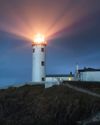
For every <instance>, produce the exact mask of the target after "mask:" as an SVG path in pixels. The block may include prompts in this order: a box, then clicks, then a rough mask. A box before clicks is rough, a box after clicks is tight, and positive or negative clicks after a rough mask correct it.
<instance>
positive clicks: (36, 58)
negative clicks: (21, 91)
mask: <svg viewBox="0 0 100 125" xmlns="http://www.w3.org/2000/svg"><path fill="white" fill-rule="evenodd" d="M46 45H47V43H46V41H45V39H44V36H42V35H41V34H37V35H36V36H35V37H34V41H33V43H32V49H33V51H32V82H34V83H44V82H45V77H46V73H45V72H46V69H45V51H46V50H45V48H46Z"/></svg>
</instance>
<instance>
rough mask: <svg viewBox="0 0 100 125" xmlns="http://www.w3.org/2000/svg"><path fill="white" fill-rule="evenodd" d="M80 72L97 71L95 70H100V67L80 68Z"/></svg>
mask: <svg viewBox="0 0 100 125" xmlns="http://www.w3.org/2000/svg"><path fill="white" fill-rule="evenodd" d="M78 71H79V72H93V71H94V72H95V71H100V69H94V68H84V69H79V70H78Z"/></svg>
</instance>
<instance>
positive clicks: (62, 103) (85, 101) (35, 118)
mask: <svg viewBox="0 0 100 125" xmlns="http://www.w3.org/2000/svg"><path fill="white" fill-rule="evenodd" d="M98 111H100V99H99V98H94V97H91V96H89V95H86V94H82V93H79V92H76V91H74V90H72V89H69V88H67V87H66V86H63V85H60V86H53V87H51V88H48V89H45V88H44V86H43V85H37V86H32V85H25V86H22V87H19V88H16V87H10V88H8V89H5V90H4V89H2V90H0V125H76V122H77V121H80V120H83V119H86V118H88V117H90V116H91V115H92V114H93V113H96V112H98Z"/></svg>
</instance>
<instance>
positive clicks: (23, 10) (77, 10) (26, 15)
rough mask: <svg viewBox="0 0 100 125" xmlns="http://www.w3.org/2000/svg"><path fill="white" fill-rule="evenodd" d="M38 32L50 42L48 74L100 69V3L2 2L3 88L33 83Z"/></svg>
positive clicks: (0, 79) (75, 0) (0, 57)
mask: <svg viewBox="0 0 100 125" xmlns="http://www.w3.org/2000/svg"><path fill="white" fill-rule="evenodd" d="M38 32H39V33H42V34H44V35H45V37H46V40H47V42H48V45H47V48H46V51H47V53H46V72H47V74H68V73H69V72H70V71H72V72H73V73H74V71H75V66H76V64H77V63H78V64H79V67H80V68H83V67H92V68H100V0H0V86H6V85H10V84H14V83H15V84H17V83H23V82H27V81H31V72H32V46H31V42H32V39H33V36H34V34H35V33H38Z"/></svg>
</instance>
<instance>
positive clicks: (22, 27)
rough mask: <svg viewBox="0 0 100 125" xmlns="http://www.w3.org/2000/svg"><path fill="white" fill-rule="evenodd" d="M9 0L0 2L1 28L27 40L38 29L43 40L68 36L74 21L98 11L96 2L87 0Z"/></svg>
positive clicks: (30, 38)
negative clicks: (0, 4)
mask: <svg viewBox="0 0 100 125" xmlns="http://www.w3.org/2000/svg"><path fill="white" fill-rule="evenodd" d="M1 1H2V0H1ZM1 1H0V2H1ZM11 1H12V3H11V4H9V3H8V2H3V1H2V2H1V3H2V6H3V7H1V8H0V17H1V19H0V30H3V31H6V32H9V33H11V34H13V35H14V36H16V37H20V38H24V39H28V40H29V41H31V40H32V38H33V35H34V34H36V33H37V32H40V33H42V34H44V35H45V36H46V39H53V38H55V37H60V36H63V35H67V36H68V35H71V30H70V28H72V26H74V25H73V24H75V23H76V22H79V21H80V20H82V19H84V18H85V17H86V16H87V15H90V14H91V13H92V12H93V10H92V9H93V8H94V9H95V10H94V11H98V8H97V9H96V6H97V3H96V2H95V4H94V6H93V5H91V4H90V2H91V1H90V0H88V1H86V0H82V1H76V2H75V1H73V0H37V1H35V0H28V1H27V0H21V1H19V0H14V1H13V0H11ZM88 8H89V9H88ZM65 29H67V30H65ZM62 31H63V32H62Z"/></svg>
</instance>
